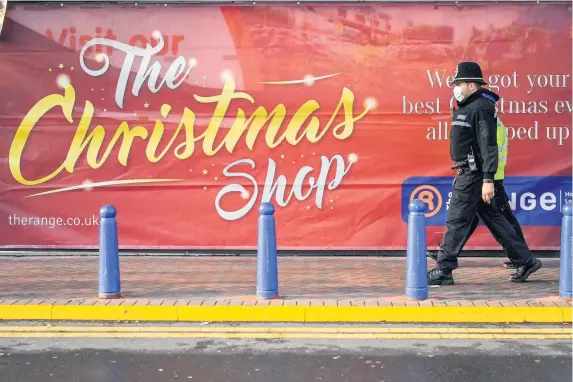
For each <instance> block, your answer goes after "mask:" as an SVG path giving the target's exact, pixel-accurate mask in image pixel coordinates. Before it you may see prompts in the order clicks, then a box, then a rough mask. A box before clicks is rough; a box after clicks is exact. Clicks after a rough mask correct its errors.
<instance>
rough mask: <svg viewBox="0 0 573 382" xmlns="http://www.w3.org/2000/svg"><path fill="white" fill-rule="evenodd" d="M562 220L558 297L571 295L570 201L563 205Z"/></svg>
mask: <svg viewBox="0 0 573 382" xmlns="http://www.w3.org/2000/svg"><path fill="white" fill-rule="evenodd" d="M562 212H563V221H562V223H561V258H560V265H559V297H569V298H571V297H572V291H571V289H572V288H571V286H572V277H571V276H572V275H571V272H572V270H571V267H572V266H573V264H572V262H571V257H572V256H573V254H571V251H573V245H572V244H571V242H572V241H573V231H572V229H573V227H572V224H571V219H572V217H571V213H572V206H571V202H569V203H567V204H565V205H564V206H563V211H562Z"/></svg>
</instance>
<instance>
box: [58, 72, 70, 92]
mask: <svg viewBox="0 0 573 382" xmlns="http://www.w3.org/2000/svg"><path fill="white" fill-rule="evenodd" d="M56 84H58V87H59V88H61V89H65V88H66V87H67V86H68V85H69V84H70V77H68V75H67V74H59V75H58V77H56Z"/></svg>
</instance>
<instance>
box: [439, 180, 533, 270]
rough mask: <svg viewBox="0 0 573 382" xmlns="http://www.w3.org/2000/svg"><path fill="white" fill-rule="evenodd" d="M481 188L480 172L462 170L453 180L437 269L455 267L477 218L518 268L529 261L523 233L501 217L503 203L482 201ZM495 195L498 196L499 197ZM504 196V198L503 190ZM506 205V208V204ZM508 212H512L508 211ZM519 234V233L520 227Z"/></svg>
mask: <svg viewBox="0 0 573 382" xmlns="http://www.w3.org/2000/svg"><path fill="white" fill-rule="evenodd" d="M482 186H483V173H482V172H481V171H475V172H470V171H469V170H465V169H464V170H461V171H459V172H458V175H457V176H456V178H455V180H454V186H453V190H452V198H451V199H450V206H449V209H448V217H447V220H446V232H445V233H444V238H443V242H442V246H441V248H440V251H439V252H438V268H439V269H440V270H442V271H444V272H450V271H452V270H453V269H456V268H457V267H458V256H459V254H460V252H461V251H462V248H463V247H464V245H465V244H466V242H467V241H468V240H469V238H470V236H471V233H473V231H474V230H475V229H476V228H477V225H478V223H479V219H481V220H482V221H483V222H484V224H485V225H486V226H487V227H488V228H489V230H490V231H491V233H492V235H493V236H494V238H496V240H498V241H499V243H500V244H501V245H502V246H503V248H504V249H505V250H506V252H507V256H508V257H509V259H510V260H511V262H513V263H514V264H516V265H518V266H521V265H525V264H526V263H527V262H528V261H529V260H530V258H531V252H530V251H529V248H528V247H527V244H526V243H525V239H524V238H523V233H521V235H520V234H518V233H517V232H516V230H515V229H514V227H512V225H511V224H510V223H509V221H508V220H507V219H506V218H505V217H504V215H503V214H502V212H501V206H503V204H501V205H499V203H498V201H499V199H498V200H496V201H494V202H492V204H488V203H486V202H484V201H483V199H482ZM498 188H499V185H498ZM496 194H497V192H496ZM497 195H498V196H500V194H497ZM503 195H506V194H505V190H504V192H503ZM506 198H507V197H506ZM505 203H507V208H509V202H508V201H506V202H505ZM509 212H510V213H511V208H509ZM512 216H513V214H512ZM514 218H515V217H514ZM515 221H516V222H517V220H515ZM518 224H519V223H518ZM519 231H520V232H521V228H519Z"/></svg>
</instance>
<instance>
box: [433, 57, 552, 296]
mask: <svg viewBox="0 0 573 382" xmlns="http://www.w3.org/2000/svg"><path fill="white" fill-rule="evenodd" d="M454 81H455V82H459V81H465V82H476V83H480V84H485V81H484V80H483V77H482V73H481V69H480V67H479V65H478V64H476V63H474V62H462V63H460V64H459V65H458V70H457V73H456V76H455V80H454ZM484 92H488V93H489V95H494V96H495V100H496V101H497V100H498V99H499V97H498V96H497V95H496V94H495V93H492V92H490V91H488V90H485V89H479V90H478V91H476V92H475V93H473V94H471V95H470V96H468V97H467V98H466V99H464V100H463V101H462V102H458V106H459V108H458V110H456V111H455V112H454V115H453V122H452V124H451V131H450V156H451V158H452V160H453V161H454V162H455V164H454V166H453V167H454V168H456V170H457V174H456V177H455V180H454V184H453V190H452V197H451V199H450V204H449V209H448V215H447V221H446V232H445V233H444V238H443V243H442V245H441V248H440V251H439V252H438V264H437V267H436V268H435V269H432V270H431V271H430V272H428V283H429V284H430V285H447V284H453V283H454V280H453V277H452V270H454V269H456V268H457V267H458V255H459V253H460V252H461V250H462V248H463V246H464V244H465V243H466V241H467V238H469V233H470V230H471V228H472V223H473V221H474V218H475V216H476V214H477V215H478V216H479V218H480V219H482V220H483V221H484V223H485V224H486V225H487V226H488V228H489V229H490V230H491V232H492V234H493V235H494V236H495V237H496V238H499V240H500V241H501V243H502V245H503V246H504V248H505V249H506V250H507V254H508V257H509V258H510V260H511V261H512V262H513V263H514V264H516V265H517V266H518V267H519V268H518V269H517V271H516V272H515V274H513V275H511V276H510V280H511V281H524V280H525V279H527V277H528V276H529V275H530V274H531V273H533V272H535V271H537V270H538V269H539V268H541V262H540V261H539V260H537V259H536V258H535V257H533V255H532V254H531V252H530V251H529V248H527V244H526V243H525V241H524V240H523V239H522V238H521V237H519V235H518V234H517V233H516V232H515V230H514V229H513V228H512V227H511V225H510V224H509V222H508V221H507V220H506V219H505V218H504V217H503V215H502V214H501V212H500V211H499V210H497V209H495V208H494V207H493V206H492V205H490V204H488V203H486V202H484V201H483V199H482V186H483V182H484V180H490V181H491V182H493V177H494V174H495V172H496V171H497V164H498V147H497V132H496V130H497V119H496V116H495V104H494V103H493V102H491V101H489V100H488V99H486V98H485V97H483V96H482V94H483V93H484Z"/></svg>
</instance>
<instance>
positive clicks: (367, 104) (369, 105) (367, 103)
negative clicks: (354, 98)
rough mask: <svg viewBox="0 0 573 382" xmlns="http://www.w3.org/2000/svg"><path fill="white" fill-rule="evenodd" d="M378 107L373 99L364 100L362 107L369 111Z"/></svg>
mask: <svg viewBox="0 0 573 382" xmlns="http://www.w3.org/2000/svg"><path fill="white" fill-rule="evenodd" d="M376 106H378V101H376V98H374V97H368V98H366V99H365V100H364V107H365V108H367V109H369V110H371V109H375V108H376Z"/></svg>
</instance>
